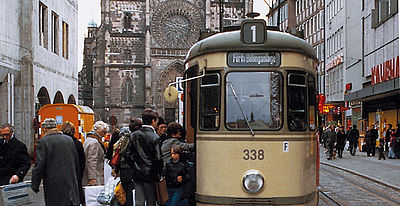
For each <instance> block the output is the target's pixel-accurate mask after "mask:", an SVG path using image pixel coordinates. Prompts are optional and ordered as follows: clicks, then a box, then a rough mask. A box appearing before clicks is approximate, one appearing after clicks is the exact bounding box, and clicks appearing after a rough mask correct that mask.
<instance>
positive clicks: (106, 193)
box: [97, 178, 119, 205]
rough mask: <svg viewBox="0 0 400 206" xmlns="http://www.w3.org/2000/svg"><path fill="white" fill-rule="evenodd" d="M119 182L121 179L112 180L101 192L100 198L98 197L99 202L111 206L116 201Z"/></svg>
mask: <svg viewBox="0 0 400 206" xmlns="http://www.w3.org/2000/svg"><path fill="white" fill-rule="evenodd" d="M118 182H119V179H117V180H114V178H110V180H108V181H107V184H106V185H105V186H104V188H103V190H102V191H101V192H100V194H99V196H97V202H99V203H100V204H103V205H110V204H111V202H112V200H113V199H114V189H115V186H116V185H117V183H118Z"/></svg>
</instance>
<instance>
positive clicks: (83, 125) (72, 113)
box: [38, 104, 94, 144]
mask: <svg viewBox="0 0 400 206" xmlns="http://www.w3.org/2000/svg"><path fill="white" fill-rule="evenodd" d="M46 118H54V119H55V120H56V121H57V129H58V130H60V129H61V126H62V124H63V123H64V122H65V121H69V122H71V123H72V124H74V125H75V137H76V138H77V139H78V140H79V141H80V142H82V144H83V143H84V141H85V139H86V133H87V132H90V131H91V130H92V128H93V124H94V112H93V110H92V109H91V108H90V107H87V106H79V105H76V104H47V105H44V106H43V107H41V108H40V109H39V112H38V123H39V138H41V137H42V135H43V134H42V133H41V123H42V122H43V121H44V120H45V119H46Z"/></svg>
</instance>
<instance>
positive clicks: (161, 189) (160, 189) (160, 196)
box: [156, 178, 168, 205]
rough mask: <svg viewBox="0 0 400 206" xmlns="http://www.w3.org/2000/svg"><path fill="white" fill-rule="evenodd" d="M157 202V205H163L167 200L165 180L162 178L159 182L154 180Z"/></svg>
mask: <svg viewBox="0 0 400 206" xmlns="http://www.w3.org/2000/svg"><path fill="white" fill-rule="evenodd" d="M156 192H157V202H158V204H159V205H165V203H166V202H167V200H168V190H167V181H165V178H162V179H161V180H160V181H159V182H156Z"/></svg>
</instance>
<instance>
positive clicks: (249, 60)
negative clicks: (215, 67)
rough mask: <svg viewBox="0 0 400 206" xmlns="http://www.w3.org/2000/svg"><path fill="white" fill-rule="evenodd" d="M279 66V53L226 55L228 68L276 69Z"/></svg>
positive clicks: (237, 53) (232, 53)
mask: <svg viewBox="0 0 400 206" xmlns="http://www.w3.org/2000/svg"><path fill="white" fill-rule="evenodd" d="M280 64H281V55H280V53H279V52H261V53H240V52H230V53H228V66H230V67H278V66H279V65H280Z"/></svg>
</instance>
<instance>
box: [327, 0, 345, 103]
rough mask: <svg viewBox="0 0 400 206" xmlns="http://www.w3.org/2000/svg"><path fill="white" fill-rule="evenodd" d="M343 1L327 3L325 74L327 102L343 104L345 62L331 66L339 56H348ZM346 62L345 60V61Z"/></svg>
mask: <svg viewBox="0 0 400 206" xmlns="http://www.w3.org/2000/svg"><path fill="white" fill-rule="evenodd" d="M344 3H345V1H343V0H328V1H325V11H326V12H325V25H326V27H325V32H326V36H325V37H326V38H325V45H326V47H325V48H326V51H325V53H326V62H325V64H326V67H325V68H326V72H325V88H326V91H325V95H326V101H327V102H328V103H329V102H341V101H343V100H344V73H343V72H344V68H346V67H345V65H344V62H341V63H340V64H338V65H337V66H334V67H332V66H329V64H330V63H331V62H332V61H333V60H334V59H336V58H338V57H339V56H341V55H342V56H343V59H344V57H345V56H346V54H345V52H346V50H345V38H344V37H345V35H344V31H345V30H346V25H345V23H346V22H345V21H346V18H345V16H346V13H345V7H344ZM344 61H345V60H344Z"/></svg>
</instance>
